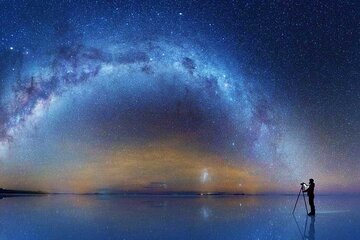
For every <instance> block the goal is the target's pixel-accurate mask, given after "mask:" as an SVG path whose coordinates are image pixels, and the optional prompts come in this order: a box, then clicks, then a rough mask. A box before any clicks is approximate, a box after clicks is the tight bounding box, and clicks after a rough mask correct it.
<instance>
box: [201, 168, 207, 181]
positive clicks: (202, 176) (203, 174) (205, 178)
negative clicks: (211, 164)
mask: <svg viewBox="0 0 360 240" xmlns="http://www.w3.org/2000/svg"><path fill="white" fill-rule="evenodd" d="M200 181H201V183H206V182H208V181H209V172H208V170H207V168H204V169H203V170H202V172H201V176H200Z"/></svg>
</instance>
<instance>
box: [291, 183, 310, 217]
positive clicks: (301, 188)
mask: <svg viewBox="0 0 360 240" xmlns="http://www.w3.org/2000/svg"><path fill="white" fill-rule="evenodd" d="M303 188H304V185H302V184H301V187H300V191H299V194H298V196H297V199H296V203H295V206H294V209H293V211H292V214H294V212H295V208H296V205H297V203H298V201H299V197H300V193H301V192H302V195H303V197H304V203H305V208H306V214H308V208H307V204H306V200H305V194H304V192H303Z"/></svg>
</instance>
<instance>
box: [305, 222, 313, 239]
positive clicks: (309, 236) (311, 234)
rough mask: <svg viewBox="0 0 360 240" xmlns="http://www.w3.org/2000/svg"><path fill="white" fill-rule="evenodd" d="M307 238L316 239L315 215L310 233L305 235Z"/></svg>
mask: <svg viewBox="0 0 360 240" xmlns="http://www.w3.org/2000/svg"><path fill="white" fill-rule="evenodd" d="M305 238H306V239H309V240H315V217H311V222H310V226H309V232H308V235H307V236H306V235H305Z"/></svg>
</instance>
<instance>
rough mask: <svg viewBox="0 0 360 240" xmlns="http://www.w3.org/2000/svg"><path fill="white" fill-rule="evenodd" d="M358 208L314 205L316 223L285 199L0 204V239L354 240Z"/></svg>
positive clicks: (333, 202)
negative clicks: (293, 209) (297, 210)
mask: <svg viewBox="0 0 360 240" xmlns="http://www.w3.org/2000/svg"><path fill="white" fill-rule="evenodd" d="M359 203H360V200H359V199H357V198H353V199H345V198H344V199H329V198H325V199H323V200H321V199H320V200H319V210H320V211H319V214H317V216H316V223H315V217H309V218H307V216H306V214H305V213H299V214H298V215H296V216H293V215H292V214H291V211H292V207H293V197H284V196H281V197H254V196H250V197H241V196H240V197H217V198H213V197H209V198H191V197H186V198H173V197H145V198H144V197H137V198H136V197H135V198H134V197H125V198H124V197H119V196H46V197H27V198H4V199H2V200H1V201H0V211H1V213H2V214H1V215H0V226H1V231H0V239H14V240H16V239H40V240H41V239H74V238H76V239H80V240H81V239H87V240H89V239H90V240H91V239H130V240H131V239H175V240H176V239H207V240H208V239H317V240H319V239H353V236H358V235H360V230H359V228H358V226H357V225H356V224H355V223H356V222H359V220H360V213H359V212H358V211H356V208H357V206H358V204H359ZM344 205H346V206H348V207H349V208H352V209H353V211H336V210H341V206H344ZM320 206H321V207H320ZM321 208H322V209H321ZM321 210H322V211H321ZM334 211H336V213H334ZM327 212H330V213H331V214H327ZM340 215H341V216H340ZM9 216H11V217H9ZM338 217H341V219H343V221H341V222H339V221H337V219H338ZM294 220H295V221H294ZM294 222H295V223H294ZM291 223H293V224H291ZM346 223H347V224H346ZM315 225H316V226H315ZM19 226H21V227H19ZM55 226H56V227H55ZM315 227H316V231H315Z"/></svg>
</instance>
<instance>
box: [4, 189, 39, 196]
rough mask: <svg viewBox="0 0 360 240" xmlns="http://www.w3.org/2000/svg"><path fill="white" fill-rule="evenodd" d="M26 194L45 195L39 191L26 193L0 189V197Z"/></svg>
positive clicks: (25, 191)
mask: <svg viewBox="0 0 360 240" xmlns="http://www.w3.org/2000/svg"><path fill="white" fill-rule="evenodd" d="M27 194H29V195H30V194H46V193H45V192H41V191H28V190H11V189H3V188H0V195H27Z"/></svg>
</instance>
